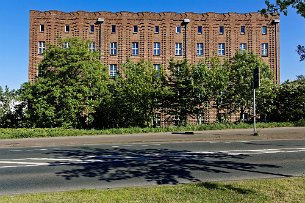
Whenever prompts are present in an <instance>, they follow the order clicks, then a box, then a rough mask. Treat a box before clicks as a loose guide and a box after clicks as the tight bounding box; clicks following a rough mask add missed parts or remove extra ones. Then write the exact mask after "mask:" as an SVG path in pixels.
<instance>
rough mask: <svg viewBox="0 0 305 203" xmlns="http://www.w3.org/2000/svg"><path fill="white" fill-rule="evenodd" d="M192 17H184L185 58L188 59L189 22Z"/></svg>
mask: <svg viewBox="0 0 305 203" xmlns="http://www.w3.org/2000/svg"><path fill="white" fill-rule="evenodd" d="M189 22H191V21H190V19H187V18H185V19H183V23H182V25H184V59H185V60H186V59H187V24H189Z"/></svg>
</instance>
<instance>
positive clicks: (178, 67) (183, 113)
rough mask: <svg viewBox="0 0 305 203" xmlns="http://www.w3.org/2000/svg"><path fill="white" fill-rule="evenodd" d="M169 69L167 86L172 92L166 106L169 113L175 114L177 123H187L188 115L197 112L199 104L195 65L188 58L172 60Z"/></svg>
mask: <svg viewBox="0 0 305 203" xmlns="http://www.w3.org/2000/svg"><path fill="white" fill-rule="evenodd" d="M168 69H169V75H168V76H167V86H168V87H169V88H170V94H168V97H167V99H166V101H167V103H166V108H167V109H168V113H169V114H171V115H173V116H174V121H175V124H176V125H185V124H186V123H187V118H188V116H189V115H192V114H193V113H194V112H195V108H196V104H197V103H196V100H195V97H197V95H198V94H197V93H196V92H195V91H196V90H195V85H194V80H193V70H192V69H193V67H192V66H191V65H190V64H189V63H188V62H187V61H186V60H182V61H173V60H171V61H170V62H169V67H168ZM196 94H197V95H196Z"/></svg>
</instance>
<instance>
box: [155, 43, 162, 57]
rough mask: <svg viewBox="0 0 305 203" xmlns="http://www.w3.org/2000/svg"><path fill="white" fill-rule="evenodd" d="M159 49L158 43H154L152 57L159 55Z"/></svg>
mask: <svg viewBox="0 0 305 203" xmlns="http://www.w3.org/2000/svg"><path fill="white" fill-rule="evenodd" d="M160 48H161V44H160V42H154V56H160V54H161V51H160Z"/></svg>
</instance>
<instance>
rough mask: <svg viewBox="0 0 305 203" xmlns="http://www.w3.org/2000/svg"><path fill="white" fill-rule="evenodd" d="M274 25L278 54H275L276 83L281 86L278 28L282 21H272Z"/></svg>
mask: <svg viewBox="0 0 305 203" xmlns="http://www.w3.org/2000/svg"><path fill="white" fill-rule="evenodd" d="M272 23H273V24H274V30H275V31H274V37H275V39H274V41H275V52H276V54H275V81H276V83H277V84H279V83H280V81H279V78H278V74H279V73H278V65H279V64H278V57H279V55H278V54H279V53H278V50H279V49H278V42H277V41H278V35H277V27H278V24H279V23H280V19H274V20H273V21H272Z"/></svg>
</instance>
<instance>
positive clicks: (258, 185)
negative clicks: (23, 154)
mask: <svg viewBox="0 0 305 203" xmlns="http://www.w3.org/2000/svg"><path fill="white" fill-rule="evenodd" d="M304 185H305V177H299V178H285V179H261V180H247V181H238V182H226V183H223V182H207V183H197V184H181V185H175V186H151V187H132V188H121V189H105V190H80V191H72V192H54V193H38V194H25V195H13V196H0V202H2V203H8V202H9V203H15V202H21V203H36V202H65V203H66V202H69V203H77V202H86V203H90V202H92V203H93V202H94V203H95V202H102V203H108V202H124V203H125V202H126V203H128V202H143V203H155V202H160V203H161V202H162V203H180V202H181V203H186V202H189V203H197V202H213V203H215V202H216V203H217V202H219V203H220V202H221V203H223V202H226V203H230V202H234V203H236V202H258V203H262V202H268V203H269V202H276V203H284V202H285V203H290V202H294V203H297V202H299V203H302V202H305V190H304Z"/></svg>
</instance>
